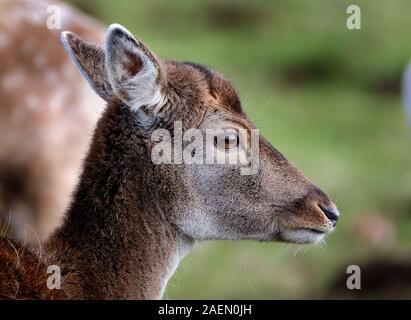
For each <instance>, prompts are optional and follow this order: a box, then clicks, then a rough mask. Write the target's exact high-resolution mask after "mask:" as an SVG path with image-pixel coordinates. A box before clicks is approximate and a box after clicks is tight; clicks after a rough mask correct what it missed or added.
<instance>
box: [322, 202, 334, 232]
mask: <svg viewBox="0 0 411 320" xmlns="http://www.w3.org/2000/svg"><path fill="white" fill-rule="evenodd" d="M318 206H319V207H320V208H321V210H322V211H323V212H324V214H325V216H326V217H327V218H328V219H330V220H331V222H332V223H333V226H334V227H335V225H336V224H337V220H338V211H337V210H336V209H335V208H329V207H325V206H323V205H321V204H319V205H318Z"/></svg>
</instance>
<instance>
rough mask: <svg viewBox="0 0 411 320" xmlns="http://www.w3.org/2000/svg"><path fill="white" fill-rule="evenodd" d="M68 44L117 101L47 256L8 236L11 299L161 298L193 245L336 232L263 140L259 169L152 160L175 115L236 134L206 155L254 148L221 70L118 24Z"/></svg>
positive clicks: (328, 215) (307, 186) (315, 192)
mask: <svg viewBox="0 0 411 320" xmlns="http://www.w3.org/2000/svg"><path fill="white" fill-rule="evenodd" d="M62 41H63V43H64V45H65V47H66V50H67V52H68V53H69V55H70V56H71V58H72V59H73V61H74V62H75V64H76V65H77V67H78V68H79V69H80V71H81V73H82V74H83V75H84V76H85V78H86V79H87V80H88V81H89V83H90V85H91V87H92V88H93V89H94V90H95V91H96V93H97V94H98V95H100V97H102V98H103V99H104V100H106V102H107V108H106V110H105V111H104V113H103V115H102V117H101V118H100V120H99V122H98V124H97V127H96V130H95V132H94V136H93V139H92V141H91V146H90V150H89V153H88V156H87V158H86V160H85V162H84V166H83V171H82V174H81V177H80V179H79V183H78V185H77V187H76V190H75V192H74V194H73V198H72V202H71V205H70V207H69V209H68V211H67V212H66V215H65V219H64V221H63V223H62V225H61V226H60V227H59V228H58V229H57V230H56V231H55V232H54V233H53V234H52V236H51V237H50V239H49V240H47V242H46V243H45V244H44V247H43V250H42V252H41V253H42V254H41V255H39V254H37V253H35V252H32V251H29V250H28V249H26V248H24V247H22V246H20V245H18V244H17V243H13V242H12V241H10V240H8V239H0V272H1V273H2V277H3V279H4V280H3V281H2V282H0V285H2V287H0V292H2V293H3V296H4V297H6V298H11V299H15V298H16V299H24V298H36V299H159V298H161V297H162V295H163V292H164V289H165V287H166V285H167V282H168V280H169V279H170V277H171V275H172V274H173V272H174V271H175V269H176V268H177V266H178V264H179V262H180V260H181V259H182V258H183V257H184V256H185V255H186V254H187V253H188V252H189V250H190V249H191V247H192V246H193V244H194V242H195V241H201V240H223V239H229V240H243V239H251V240H257V241H284V242H293V243H317V242H319V241H321V240H322V239H323V238H324V236H325V235H326V234H328V233H330V232H332V231H333V230H334V228H335V225H336V223H337V219H338V211H337V209H336V207H335V205H334V204H333V202H332V201H331V200H330V198H329V197H328V196H327V195H326V194H325V193H324V192H323V191H321V190H320V189H319V188H317V187H316V186H315V185H313V184H312V183H311V182H310V181H309V180H308V179H307V178H306V177H305V176H304V175H303V174H302V173H300V172H299V171H298V170H297V169H296V168H295V167H294V166H293V165H292V164H291V163H290V162H289V161H288V160H287V159H286V158H285V157H284V156H283V155H282V154H281V153H280V152H279V151H278V150H276V149H275V148H274V147H273V146H272V145H271V144H270V143H269V142H268V141H267V140H265V139H264V138H263V137H262V136H260V137H259V139H258V140H259V142H258V143H259V153H258V156H259V163H260V165H259V169H258V171H257V172H256V173H255V174H251V175H241V174H240V171H241V168H243V164H187V163H182V164H155V163H153V161H152V150H153V148H154V146H155V145H156V143H155V142H154V141H153V140H152V139H151V138H152V134H153V133H154V131H156V130H157V129H160V128H161V129H165V130H171V129H172V128H173V126H174V123H175V122H176V121H182V123H183V130H184V131H187V130H190V129H193V128H196V129H198V130H200V131H201V132H203V133H205V132H207V130H209V129H218V128H221V129H223V133H222V135H224V136H225V135H226V134H227V135H229V136H225V137H226V138H227V139H228V140H230V141H234V143H227V144H223V145H219V144H209V145H207V146H206V148H207V150H206V151H207V152H214V151H216V152H222V153H225V154H229V153H231V152H236V153H238V154H242V155H247V146H246V144H244V145H241V144H239V143H238V141H239V139H231V137H232V135H233V134H234V135H235V134H236V132H237V130H246V131H247V132H250V131H251V130H253V128H254V126H253V124H252V123H251V121H250V120H249V119H248V117H247V116H246V114H245V113H244V111H243V108H242V106H241V102H240V99H239V97H238V95H237V93H236V91H235V90H234V88H233V86H232V85H231V83H230V82H229V81H228V80H227V79H226V78H225V77H224V76H222V75H221V74H220V73H218V72H217V71H215V70H213V69H210V68H207V67H205V66H202V65H199V64H194V63H187V62H186V63H183V62H178V61H175V60H163V59H159V58H158V57H157V56H156V55H155V54H154V53H153V52H152V51H151V50H150V49H149V48H148V47H147V46H146V45H145V44H144V43H142V42H141V41H139V40H137V39H135V38H134V36H133V35H132V34H131V33H130V32H129V31H127V30H126V29H124V28H123V27H122V26H120V25H117V24H115V25H111V26H110V27H109V28H108V30H107V32H106V37H105V41H104V46H101V45H97V44H92V43H88V42H85V41H84V40H82V39H80V38H79V37H78V36H76V35H74V34H73V33H69V32H65V33H63V34H62ZM224 130H229V131H224ZM226 132H229V134H228V133H226ZM16 253H17V255H18V264H17V265H16V261H17V257H16ZM33 265H35V266H37V265H38V267H37V268H36V269H34V268H33V267H32V266H33ZM49 265H55V266H58V267H59V268H61V276H62V278H61V289H60V290H48V289H47V287H46V278H47V274H46V269H47V266H49ZM319 267H320V266H319ZM16 288H18V290H16ZM16 292H17V293H16Z"/></svg>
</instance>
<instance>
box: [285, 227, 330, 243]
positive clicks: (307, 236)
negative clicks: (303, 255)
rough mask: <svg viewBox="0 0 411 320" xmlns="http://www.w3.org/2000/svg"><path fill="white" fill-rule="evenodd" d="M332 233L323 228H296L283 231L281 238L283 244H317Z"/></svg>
mask: <svg viewBox="0 0 411 320" xmlns="http://www.w3.org/2000/svg"><path fill="white" fill-rule="evenodd" d="M332 231H333V228H331V229H324V228H321V229H320V228H318V229H317V228H307V227H303V228H296V229H285V230H283V231H282V232H281V238H282V240H283V241H285V242H290V243H298V244H318V243H320V242H321V241H322V240H323V239H324V238H325V236H326V235H327V234H329V233H330V232H332Z"/></svg>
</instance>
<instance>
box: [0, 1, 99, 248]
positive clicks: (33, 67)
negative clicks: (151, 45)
mask: <svg viewBox="0 0 411 320" xmlns="http://www.w3.org/2000/svg"><path fill="white" fill-rule="evenodd" d="M51 5H57V6H58V9H59V13H61V22H62V27H63V28H65V29H70V30H74V31H75V32H76V33H78V34H79V35H82V36H84V37H85V38H87V39H90V40H93V41H101V39H103V36H104V30H103V29H102V27H101V26H100V25H99V24H98V23H97V22H96V21H94V20H93V19H91V18H89V17H87V16H85V15H84V14H82V13H80V12H79V11H77V10H75V9H74V8H72V7H69V6H67V5H64V4H62V3H59V2H54V1H40V0H18V1H9V0H7V1H1V3H0V57H1V58H0V233H3V234H8V235H11V236H12V237H14V238H16V239H21V240H24V241H27V242H28V243H33V242H34V243H37V242H38V241H43V240H44V239H45V238H47V236H48V235H49V234H50V232H51V231H52V230H53V229H54V228H55V227H56V226H57V225H58V224H59V223H60V220H61V217H62V215H63V213H64V211H65V209H66V207H67V205H68V202H69V199H70V193H71V192H72V190H73V188H74V185H75V182H76V180H77V178H78V176H79V173H80V164H81V160H82V159H83V158H84V157H85V152H86V148H87V146H88V143H89V141H90V137H91V135H92V132H93V129H94V127H95V124H96V122H97V118H98V116H99V114H100V112H101V110H102V107H103V102H102V100H101V99H99V98H98V97H97V96H96V95H95V94H94V93H93V92H92V90H90V88H89V86H88V85H87V83H86V81H84V80H83V79H82V77H81V76H80V75H79V74H78V72H77V71H76V69H75V67H74V66H73V65H72V63H71V62H70V59H69V58H68V57H67V55H66V54H65V52H64V50H63V48H62V47H61V43H60V41H59V35H60V33H61V30H50V29H48V27H47V19H48V10H47V8H49V6H51Z"/></svg>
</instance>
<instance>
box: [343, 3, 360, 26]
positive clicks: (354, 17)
mask: <svg viewBox="0 0 411 320" xmlns="http://www.w3.org/2000/svg"><path fill="white" fill-rule="evenodd" d="M346 12H347V14H349V16H348V17H347V21H346V25H347V29H348V30H360V29H361V8H360V7H359V6H357V5H355V4H352V5H350V6H348V7H347V11H346Z"/></svg>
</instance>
